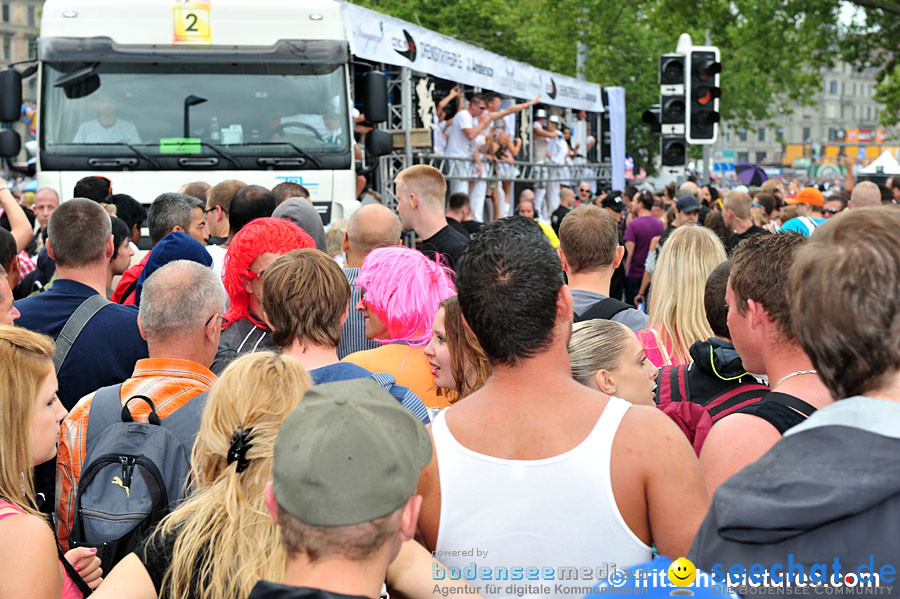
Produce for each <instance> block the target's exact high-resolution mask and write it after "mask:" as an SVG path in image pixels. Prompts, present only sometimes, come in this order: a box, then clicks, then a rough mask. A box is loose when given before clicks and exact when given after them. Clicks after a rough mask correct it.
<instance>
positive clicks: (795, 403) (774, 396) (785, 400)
mask: <svg viewBox="0 0 900 599" xmlns="http://www.w3.org/2000/svg"><path fill="white" fill-rule="evenodd" d="M766 399H767V400H769V401H775V402H778V403H780V404H782V405H785V406H787V407H789V408H793V409H795V410H797V411H798V412H800V413H801V414H803V415H804V416H806V417H807V418H809V417H810V416H812V415H813V412H815V411H816V407H815V406H813V405H810V404H808V403H806V402H805V401H803V400H802V399H800V398H799V397H794V396H793V395H788V394H787V393H779V392H777V391H773V392H770V393H769V394H767V395H766Z"/></svg>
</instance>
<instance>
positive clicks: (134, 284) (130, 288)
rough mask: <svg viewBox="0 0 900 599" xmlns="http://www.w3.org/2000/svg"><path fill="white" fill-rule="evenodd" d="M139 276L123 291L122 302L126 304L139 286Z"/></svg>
mask: <svg viewBox="0 0 900 599" xmlns="http://www.w3.org/2000/svg"><path fill="white" fill-rule="evenodd" d="M137 282H138V278H137V277H135V279H134V280H133V281H132V282H131V283H129V284H128V287H126V288H125V291H124V292H123V293H122V303H123V304H124V303H125V302H126V301H128V298H129V297H131V296H132V295H134V290H135V289H136V288H137Z"/></svg>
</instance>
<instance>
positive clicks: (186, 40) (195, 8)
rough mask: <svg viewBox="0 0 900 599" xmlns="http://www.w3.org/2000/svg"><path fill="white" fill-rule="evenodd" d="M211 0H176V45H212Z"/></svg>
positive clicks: (173, 6) (173, 7) (174, 37)
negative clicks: (210, 24)
mask: <svg viewBox="0 0 900 599" xmlns="http://www.w3.org/2000/svg"><path fill="white" fill-rule="evenodd" d="M209 11H210V0H174V2H173V4H172V14H173V17H174V21H173V25H174V27H173V31H172V34H173V36H172V41H173V42H174V43H176V44H212V30H211V29H210V26H209Z"/></svg>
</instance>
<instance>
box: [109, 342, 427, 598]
mask: <svg viewBox="0 0 900 599" xmlns="http://www.w3.org/2000/svg"><path fill="white" fill-rule="evenodd" d="M311 385H312V380H311V379H310V377H309V374H307V372H306V371H305V370H304V369H303V367H302V366H301V365H300V363H299V362H298V361H297V360H296V359H295V358H293V357H291V356H288V355H285V354H275V353H272V352H267V351H266V352H257V353H253V354H245V355H243V356H241V357H239V358H238V359H236V360H235V361H234V362H232V363H231V364H230V365H229V366H228V367H227V368H226V369H225V371H224V372H223V373H222V376H221V377H220V378H219V380H218V381H217V382H216V384H215V385H214V386H213V389H212V391H211V392H210V394H209V399H208V400H207V405H206V408H205V409H204V412H203V420H202V422H201V424H200V432H199V433H198V435H197V441H196V442H195V444H194V450H193V453H192V454H191V471H192V478H193V485H194V491H193V493H192V494H191V496H190V497H189V498H188V499H187V500H186V501H185V502H184V503H183V504H182V505H181V506H180V507H179V508H178V509H176V510H175V511H174V512H172V513H171V514H170V515H169V516H167V517H166V519H165V520H163V521H162V522H161V523H160V524H159V526H158V527H157V529H156V530H155V531H154V533H153V535H151V537H150V538H149V539H148V540H147V542H146V543H145V544H144V546H143V547H141V548H139V549H138V550H137V551H136V552H135V553H132V554H130V555H128V556H127V557H126V558H125V559H123V560H122V561H121V562H120V563H119V564H118V565H116V567H115V568H113V570H112V572H110V573H109V575H108V576H107V578H106V581H105V582H104V583H103V585H102V586H101V587H100V588H99V589H98V590H97V592H96V593H94V595H93V597H95V598H97V599H104V598H106V599H111V598H116V599H121V598H130V599H155V598H156V597H163V598H166V599H245V598H246V597H247V596H248V595H249V594H250V591H251V589H252V588H253V586H254V585H255V584H256V582H257V581H258V580H260V579H262V580H281V579H282V578H283V576H284V568H285V563H286V554H285V552H284V548H283V546H282V543H281V539H280V538H279V536H278V534H279V533H278V528H277V525H276V524H275V522H274V520H272V518H271V516H270V515H269V512H268V511H267V509H266V506H265V502H264V491H265V487H266V483H267V482H268V481H269V480H271V479H272V456H273V452H274V445H275V438H276V436H277V434H278V429H279V428H280V427H281V423H282V422H283V421H284V419H285V418H287V416H288V414H290V413H291V412H292V411H293V410H294V409H295V408H296V407H297V406H298V405H300V400H301V398H302V397H303V394H304V393H305V392H306V390H307V389H308V388H309V387H310V386H311ZM413 543H414V542H413ZM406 545H409V543H407V544H406ZM406 545H404V551H402V552H401V554H400V556H399V557H398V560H400V564H399V566H398V567H399V568H402V569H399V570H397V569H394V565H393V564H392V569H394V572H395V575H396V576H397V577H398V579H399V580H398V582H397V586H398V588H403V589H404V590H406V591H408V592H406V593H405V594H406V595H408V596H423V595H422V589H425V588H427V592H428V593H429V596H430V593H431V591H432V590H433V586H434V581H433V580H431V568H432V566H431V559H430V555H429V554H428V552H427V551H425V549H423V548H421V546H418V545H416V546H417V547H419V549H420V550H421V551H420V552H415V551H413V552H412V555H413V556H414V559H410V558H409V557H408V556H409V555H410V552H409V551H406ZM412 549H414V548H412ZM405 556H407V557H405ZM414 570H418V571H420V572H422V573H424V575H425V576H427V578H428V581H427V582H430V583H431V585H430V586H429V585H428V584H426V583H425V582H423V580H422V578H423V577H422V576H412V575H411V574H410V572H411V571H414Z"/></svg>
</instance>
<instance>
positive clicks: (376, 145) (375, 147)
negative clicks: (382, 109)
mask: <svg viewBox="0 0 900 599" xmlns="http://www.w3.org/2000/svg"><path fill="white" fill-rule="evenodd" d="M393 149H394V137H393V136H392V135H391V134H390V133H388V132H387V131H382V130H381V129H372V130H371V131H369V132H368V133H366V153H367V154H369V155H370V156H375V157H379V158H380V157H381V156H386V155H388V154H390V153H391V150H393Z"/></svg>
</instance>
